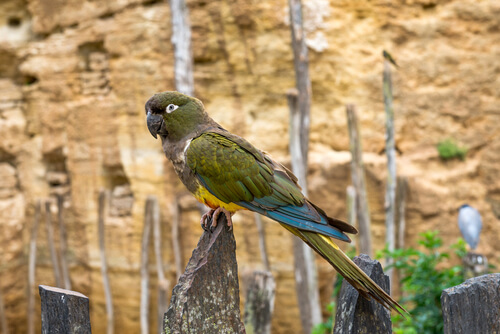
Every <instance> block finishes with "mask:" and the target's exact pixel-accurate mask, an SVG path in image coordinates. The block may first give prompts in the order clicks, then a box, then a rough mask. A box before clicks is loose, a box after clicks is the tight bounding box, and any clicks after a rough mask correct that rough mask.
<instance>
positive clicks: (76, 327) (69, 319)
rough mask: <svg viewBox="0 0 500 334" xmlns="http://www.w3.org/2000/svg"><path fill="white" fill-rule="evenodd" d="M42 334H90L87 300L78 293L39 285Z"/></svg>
mask: <svg viewBox="0 0 500 334" xmlns="http://www.w3.org/2000/svg"><path fill="white" fill-rule="evenodd" d="M38 289H39V291H40V299H41V301H42V334H58V333H68V334H90V333H91V330H90V316H89V299H88V298H87V297H86V296H84V295H82V294H81V293H79V292H75V291H71V290H65V289H60V288H55V287H51V286H46V285H39V286H38Z"/></svg>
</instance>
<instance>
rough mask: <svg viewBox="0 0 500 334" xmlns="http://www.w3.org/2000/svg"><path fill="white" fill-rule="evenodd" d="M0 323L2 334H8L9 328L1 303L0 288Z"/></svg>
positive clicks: (0, 293) (0, 294)
mask: <svg viewBox="0 0 500 334" xmlns="http://www.w3.org/2000/svg"><path fill="white" fill-rule="evenodd" d="M0 323H1V324H2V327H1V328H2V333H3V334H9V326H7V317H6V316H5V306H4V303H3V292H2V288H1V287H0Z"/></svg>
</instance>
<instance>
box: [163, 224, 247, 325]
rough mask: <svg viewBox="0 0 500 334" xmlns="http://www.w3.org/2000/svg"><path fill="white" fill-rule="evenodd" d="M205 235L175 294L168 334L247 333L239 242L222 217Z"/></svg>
mask: <svg viewBox="0 0 500 334" xmlns="http://www.w3.org/2000/svg"><path fill="white" fill-rule="evenodd" d="M217 223H218V224H217V227H216V228H215V230H214V231H213V233H212V232H207V231H205V232H204V233H203V235H202V236H201V238H200V241H199V242H198V246H197V247H196V249H195V250H194V251H193V255H192V256H191V259H189V262H188V265H187V267H186V270H185V271H184V273H183V274H182V275H181V277H180V279H179V282H178V283H177V285H176V286H175V287H174V290H173V291H172V299H171V300H170V306H169V308H168V311H167V313H165V317H164V323H163V328H164V333H165V334H170V333H183V334H185V333H221V334H223V333H228V334H229V333H245V328H244V326H243V323H242V322H241V320H240V295H239V283H238V265H237V263H236V253H235V250H236V242H235V240H234V235H233V232H232V231H229V230H228V227H227V222H226V218H225V217H224V215H220V216H219V219H218V221H217Z"/></svg>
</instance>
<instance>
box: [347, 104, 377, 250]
mask: <svg viewBox="0 0 500 334" xmlns="http://www.w3.org/2000/svg"><path fill="white" fill-rule="evenodd" d="M346 113H347V123H348V127H349V149H350V151H351V155H352V160H351V178H352V184H353V186H354V188H355V190H356V210H357V219H358V227H359V237H358V240H359V250H360V252H361V253H364V254H368V256H371V255H372V238H371V229H370V208H369V206H368V198H367V195H366V185H365V170H364V165H363V155H362V154H363V148H362V145H361V133H360V131H359V124H358V115H357V113H356V107H355V106H354V105H353V104H348V105H346Z"/></svg>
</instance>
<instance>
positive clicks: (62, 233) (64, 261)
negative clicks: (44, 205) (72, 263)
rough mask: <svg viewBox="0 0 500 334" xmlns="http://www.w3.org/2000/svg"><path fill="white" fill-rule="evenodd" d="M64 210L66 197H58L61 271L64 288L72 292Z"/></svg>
mask: <svg viewBox="0 0 500 334" xmlns="http://www.w3.org/2000/svg"><path fill="white" fill-rule="evenodd" d="M63 210H64V197H63V196H62V195H60V194H59V195H57V219H58V221H59V236H60V242H59V244H60V246H61V270H62V276H63V283H64V288H65V289H67V290H71V280H70V278H69V268H68V261H67V258H66V256H67V253H68V242H67V240H68V237H67V234H66V227H65V226H64V220H63Z"/></svg>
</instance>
